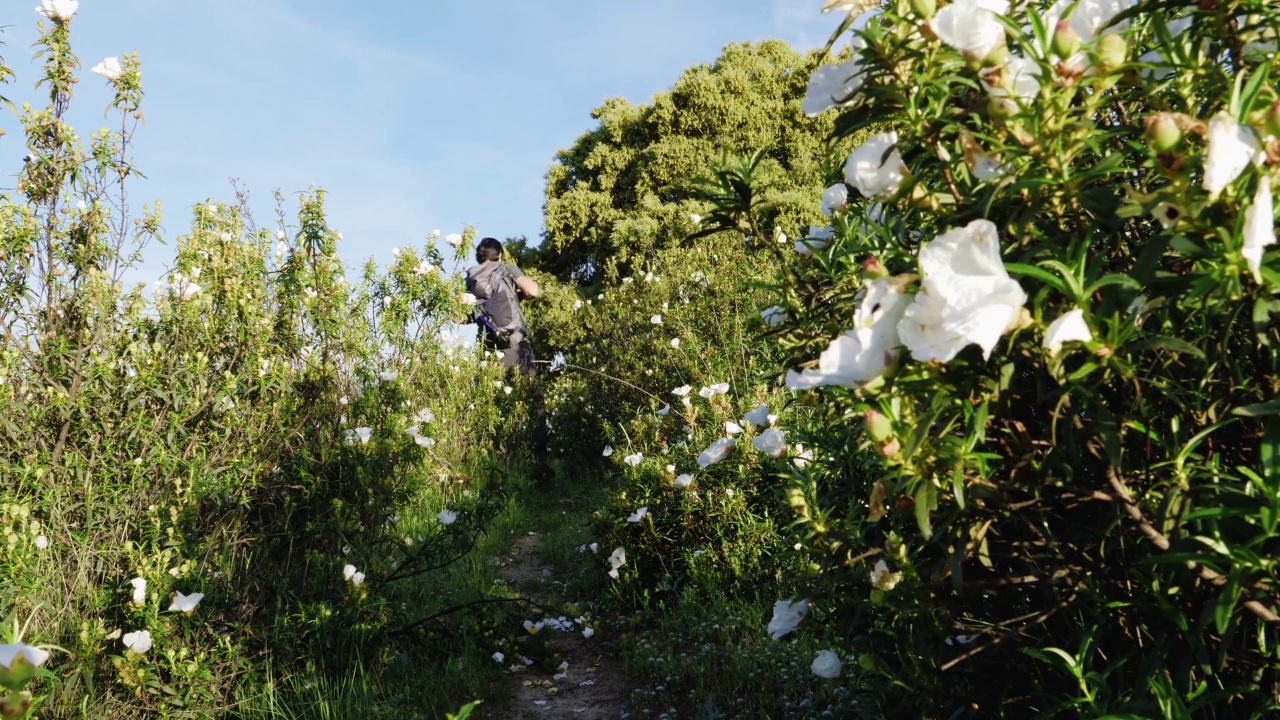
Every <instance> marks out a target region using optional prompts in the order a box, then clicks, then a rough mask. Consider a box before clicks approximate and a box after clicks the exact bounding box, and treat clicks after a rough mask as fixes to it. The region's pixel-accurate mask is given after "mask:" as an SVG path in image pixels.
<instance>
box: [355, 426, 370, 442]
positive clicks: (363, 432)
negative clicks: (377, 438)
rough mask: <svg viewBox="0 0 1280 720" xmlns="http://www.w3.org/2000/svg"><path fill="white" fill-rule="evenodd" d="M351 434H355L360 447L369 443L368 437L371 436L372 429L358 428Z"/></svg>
mask: <svg viewBox="0 0 1280 720" xmlns="http://www.w3.org/2000/svg"><path fill="white" fill-rule="evenodd" d="M352 432H354V433H355V436H356V439H357V440H359V441H360V444H361V445H363V444H365V443H367V442H369V437H370V436H371V435H372V434H373V428H368V427H358V428H356V429H355V430H353V431H352Z"/></svg>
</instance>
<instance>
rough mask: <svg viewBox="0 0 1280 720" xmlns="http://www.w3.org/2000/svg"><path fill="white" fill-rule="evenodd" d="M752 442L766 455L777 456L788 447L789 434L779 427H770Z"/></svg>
mask: <svg viewBox="0 0 1280 720" xmlns="http://www.w3.org/2000/svg"><path fill="white" fill-rule="evenodd" d="M751 444H752V445H753V446H755V449H757V450H759V451H760V452H762V453H764V454H765V455H768V456H769V457H771V458H776V457H778V456H779V455H781V454H782V451H783V450H786V449H787V436H786V433H784V432H782V431H781V430H779V429H777V428H769V429H768V430H765V431H764V432H762V433H760V434H759V435H757V436H756V439H755V440H752V441H751Z"/></svg>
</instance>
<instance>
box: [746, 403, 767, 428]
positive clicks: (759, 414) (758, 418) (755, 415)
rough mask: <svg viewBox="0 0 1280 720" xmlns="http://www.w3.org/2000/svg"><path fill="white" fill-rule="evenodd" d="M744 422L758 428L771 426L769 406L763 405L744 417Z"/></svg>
mask: <svg viewBox="0 0 1280 720" xmlns="http://www.w3.org/2000/svg"><path fill="white" fill-rule="evenodd" d="M742 419H743V420H746V421H747V422H749V423H751V424H752V425H755V426H756V427H758V428H759V427H765V426H767V425H768V424H769V406H768V405H761V406H760V407H758V408H756V409H755V410H752V411H751V412H749V413H747V414H746V415H744V416H743V418H742Z"/></svg>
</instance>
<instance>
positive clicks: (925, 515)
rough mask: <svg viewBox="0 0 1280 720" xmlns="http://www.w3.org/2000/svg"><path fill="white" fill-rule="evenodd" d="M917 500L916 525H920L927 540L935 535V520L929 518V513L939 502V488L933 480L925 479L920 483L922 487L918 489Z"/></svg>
mask: <svg viewBox="0 0 1280 720" xmlns="http://www.w3.org/2000/svg"><path fill="white" fill-rule="evenodd" d="M915 500H916V525H918V526H919V527H920V534H921V535H924V539H925V540H928V539H930V538H932V537H933V522H932V521H931V520H930V519H929V513H930V511H932V510H933V508H934V506H936V505H937V502H938V492H937V488H936V487H935V486H934V484H933V481H932V480H925V481H924V482H922V483H920V487H919V488H918V489H917V490H916V497H915Z"/></svg>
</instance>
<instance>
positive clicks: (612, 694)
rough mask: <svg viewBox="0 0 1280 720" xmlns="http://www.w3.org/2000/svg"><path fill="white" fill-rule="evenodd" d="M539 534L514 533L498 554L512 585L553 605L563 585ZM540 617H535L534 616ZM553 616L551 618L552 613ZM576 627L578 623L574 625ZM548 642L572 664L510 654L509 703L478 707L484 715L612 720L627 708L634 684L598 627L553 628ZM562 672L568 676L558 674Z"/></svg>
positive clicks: (515, 719)
mask: <svg viewBox="0 0 1280 720" xmlns="http://www.w3.org/2000/svg"><path fill="white" fill-rule="evenodd" d="M541 542H542V538H541V536H539V535H519V536H516V537H515V538H513V540H512V542H511V547H510V548H509V552H508V554H507V555H505V556H503V557H500V558H499V559H498V561H499V563H500V567H499V574H500V575H501V576H502V578H503V580H505V581H506V582H507V583H508V584H509V585H510V586H511V587H512V588H514V589H516V590H518V591H519V592H520V593H521V594H522V595H523V596H524V597H527V598H529V599H530V600H533V601H534V602H536V603H538V604H539V605H543V606H546V607H554V604H555V603H557V602H561V601H563V600H565V598H563V597H560V592H561V588H562V587H563V585H557V583H555V578H554V575H553V573H552V570H551V567H550V566H549V565H548V564H547V563H546V562H545V560H544V559H543V557H542V555H541V553H540V552H539V548H540V545H541ZM535 619H536V618H535ZM548 619H550V618H548ZM575 627H576V626H575ZM543 633H545V634H546V637H547V639H548V643H549V645H550V646H551V648H552V649H553V650H555V651H556V652H558V653H559V654H560V655H561V656H562V657H563V659H564V660H565V662H567V663H568V668H567V669H564V670H558V669H557V670H552V671H550V672H547V671H544V670H542V669H541V668H539V667H538V666H537V665H532V666H529V667H524V666H523V662H522V661H521V659H520V658H519V657H515V658H511V657H508V658H507V659H506V662H507V665H508V667H509V668H511V669H510V670H508V672H507V675H506V677H507V683H508V684H509V697H510V700H509V702H506V703H499V702H495V703H494V704H493V705H491V706H489V707H486V706H484V705H481V706H480V707H479V708H478V709H477V713H476V714H477V716H478V717H480V718H485V719H486V720H523V719H524V718H537V719H538V720H606V719H608V720H614V719H615V718H617V717H618V716H619V715H621V714H622V713H623V711H625V710H626V707H627V698H628V696H629V694H630V688H631V686H630V685H629V684H628V683H627V680H626V677H625V675H624V668H623V664H622V661H621V660H620V659H618V658H617V652H616V651H617V646H616V644H615V643H614V642H613V641H612V640H611V639H609V638H607V637H602V635H605V634H606V633H604V632H598V633H597V634H596V635H594V636H593V637H592V638H590V639H588V638H584V637H583V636H582V633H581V632H579V631H577V630H575V631H574V632H560V631H557V630H553V629H552V628H550V627H546V628H544V629H543V630H542V631H541V632H540V633H539V635H540V636H541V635H542V634H543ZM560 673H563V674H564V677H561V678H559V679H556V676H557V675H559V674H560Z"/></svg>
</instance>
